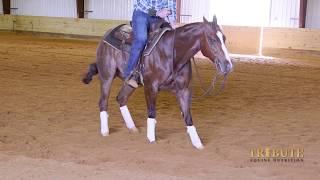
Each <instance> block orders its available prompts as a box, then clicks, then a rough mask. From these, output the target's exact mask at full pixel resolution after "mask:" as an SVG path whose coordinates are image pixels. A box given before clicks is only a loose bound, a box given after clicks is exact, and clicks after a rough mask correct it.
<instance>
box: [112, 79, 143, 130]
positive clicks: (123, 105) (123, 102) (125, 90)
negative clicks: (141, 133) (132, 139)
mask: <svg viewBox="0 0 320 180" xmlns="http://www.w3.org/2000/svg"><path fill="white" fill-rule="evenodd" d="M134 90H135V88H132V87H130V86H129V85H127V84H126V83H124V84H123V85H122V87H121V90H120V92H119V94H118V96H117V101H118V103H119V105H120V112H121V115H122V117H123V120H124V122H125V124H126V126H127V128H128V129H129V132H132V133H135V132H138V129H137V128H136V125H135V124H134V121H133V119H132V117H131V114H130V111H129V109H128V106H127V103H128V100H129V97H130V96H131V95H132V93H133V92H134Z"/></svg>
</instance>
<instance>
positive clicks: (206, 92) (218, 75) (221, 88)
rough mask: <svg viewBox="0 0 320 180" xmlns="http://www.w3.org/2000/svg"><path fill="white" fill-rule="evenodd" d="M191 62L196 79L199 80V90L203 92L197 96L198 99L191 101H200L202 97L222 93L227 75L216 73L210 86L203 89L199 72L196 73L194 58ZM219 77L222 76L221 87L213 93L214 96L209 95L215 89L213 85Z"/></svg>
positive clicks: (196, 67)
mask: <svg viewBox="0 0 320 180" xmlns="http://www.w3.org/2000/svg"><path fill="white" fill-rule="evenodd" d="M192 61H193V64H194V68H195V71H196V75H197V79H198V80H199V83H200V88H201V90H202V92H203V94H202V95H201V96H199V97H193V99H195V100H201V99H203V98H204V97H206V96H208V95H213V96H217V95H219V94H220V93H221V92H222V91H223V89H224V86H225V82H226V80H227V76H228V74H222V73H216V75H215V76H214V78H213V79H212V81H211V84H210V86H209V87H208V88H207V89H205V88H204V83H203V81H202V78H201V76H200V73H199V71H198V66H197V63H196V61H195V58H194V57H192ZM221 76H223V81H222V83H221V87H220V89H219V91H218V92H216V93H214V94H211V93H212V91H213V90H214V88H215V85H216V82H217V80H218V78H219V77H221Z"/></svg>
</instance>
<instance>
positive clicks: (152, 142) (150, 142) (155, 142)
mask: <svg viewBox="0 0 320 180" xmlns="http://www.w3.org/2000/svg"><path fill="white" fill-rule="evenodd" d="M149 144H157V141H149Z"/></svg>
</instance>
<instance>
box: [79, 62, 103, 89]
mask: <svg viewBox="0 0 320 180" xmlns="http://www.w3.org/2000/svg"><path fill="white" fill-rule="evenodd" d="M98 73H99V72H98V68H97V63H92V64H90V65H89V69H88V72H87V74H86V75H85V76H84V78H83V79H82V82H83V83H84V84H89V83H90V82H91V81H92V77H93V76H94V75H96V74H98Z"/></svg>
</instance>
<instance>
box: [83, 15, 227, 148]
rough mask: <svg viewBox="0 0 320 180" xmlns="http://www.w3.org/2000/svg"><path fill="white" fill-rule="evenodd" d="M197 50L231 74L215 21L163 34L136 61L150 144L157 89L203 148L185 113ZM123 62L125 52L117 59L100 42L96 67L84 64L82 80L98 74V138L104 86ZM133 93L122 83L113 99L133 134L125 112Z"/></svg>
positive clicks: (104, 122) (104, 119) (104, 118)
mask: <svg viewBox="0 0 320 180" xmlns="http://www.w3.org/2000/svg"><path fill="white" fill-rule="evenodd" d="M199 51H201V52H202V54H203V55H204V56H206V57H208V58H209V59H210V60H211V61H212V62H213V63H215V64H216V67H217V69H218V71H219V72H220V73H222V74H224V75H227V74H228V73H229V72H230V71H231V69H232V66H233V65H232V62H231V60H230V57H229V54H228V51H227V48H226V46H225V36H224V34H223V33H222V30H221V29H220V27H219V25H218V24H217V19H216V17H214V18H213V21H212V22H208V21H207V20H206V19H205V18H203V22H199V23H192V24H187V25H185V26H182V27H179V28H177V29H176V30H172V31H169V32H167V33H165V34H164V36H163V37H162V38H161V40H160V41H159V42H158V44H157V45H156V47H155V49H154V50H153V51H152V52H151V54H150V55H149V56H144V57H143V58H142V59H141V63H142V64H143V65H144V68H143V70H142V75H143V82H144V93H145V99H146V102H147V110H148V119H147V138H148V140H149V141H150V142H151V143H152V142H155V140H156V136H155V125H156V97H157V94H158V93H159V91H161V90H169V91H171V92H173V94H174V95H175V96H176V97H177V101H178V102H179V104H180V109H181V112H182V116H183V118H184V120H185V123H186V126H187V133H188V134H189V136H190V139H191V143H192V144H193V146H194V147H196V148H198V149H202V148H203V145H202V143H201V140H200V138H199V136H198V133H197V131H196V128H195V127H194V126H193V122H192V117H191V112H190V104H191V89H190V81H191V76H192V69H191V63H190V59H191V58H192V57H193V56H194V55H195V54H196V53H197V52H199ZM127 59H128V54H125V55H124V56H123V54H122V52H121V51H119V50H117V49H114V48H113V47H112V46H110V45H108V44H105V43H104V42H103V41H101V42H100V44H99V45H98V49H97V57H96V63H93V64H91V65H90V66H89V70H88V72H87V74H86V76H85V77H84V79H83V82H84V83H86V84H88V83H89V82H90V81H91V80H92V76H93V75H95V74H98V73H99V77H100V81H101V97H100V101H99V107H100V120H101V134H102V135H103V136H107V135H109V127H108V113H107V110H108V98H109V93H110V87H111V84H112V81H113V79H114V78H116V77H119V78H121V79H122V80H123V79H124V77H123V73H124V69H125V68H126V62H127ZM134 90H135V89H134V88H132V87H130V86H129V85H127V84H126V83H124V84H123V85H122V87H121V90H120V92H119V94H118V96H117V101H118V103H119V105H120V111H121V114H122V116H123V119H124V122H125V124H126V126H127V128H128V129H129V131H131V132H135V131H137V128H136V126H135V124H134V121H133V119H132V117H131V115H130V112H129V110H128V108H127V102H128V99H129V97H130V96H131V94H132V93H133V92H134Z"/></svg>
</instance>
